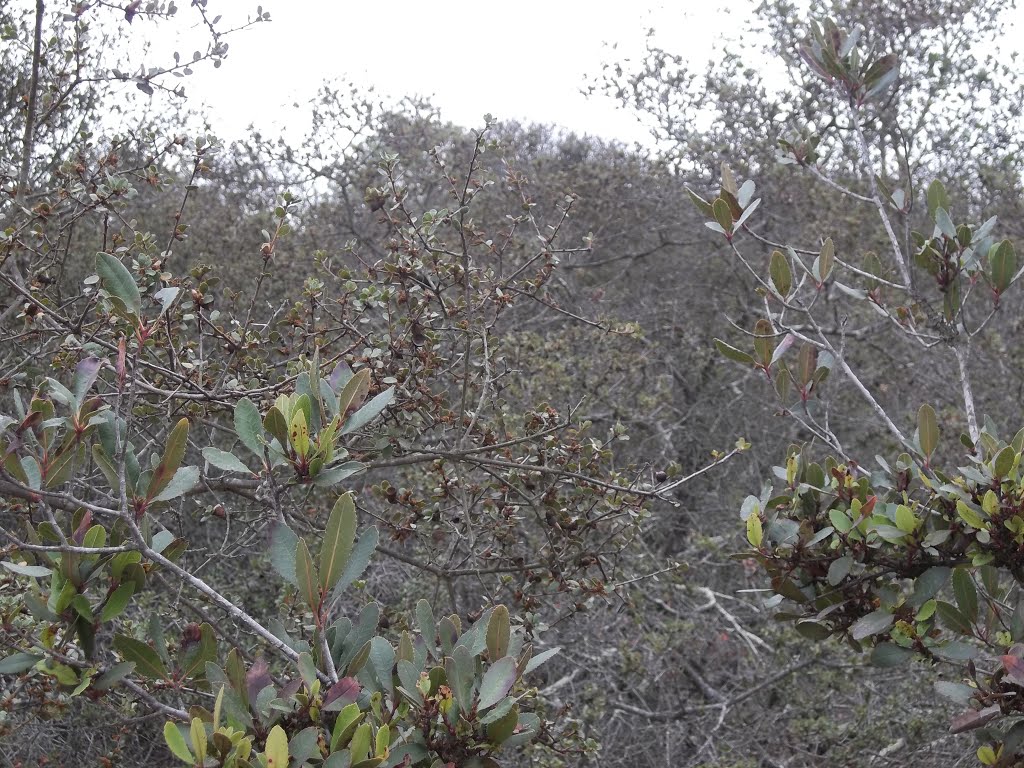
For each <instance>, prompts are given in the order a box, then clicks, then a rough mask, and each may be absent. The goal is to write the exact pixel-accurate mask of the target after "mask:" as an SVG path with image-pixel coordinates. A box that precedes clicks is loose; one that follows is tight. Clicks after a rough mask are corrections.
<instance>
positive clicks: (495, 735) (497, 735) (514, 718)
mask: <svg viewBox="0 0 1024 768" xmlns="http://www.w3.org/2000/svg"><path fill="white" fill-rule="evenodd" d="M518 724H519V705H518V704H513V705H512V707H511V708H510V709H509V711H508V712H506V713H505V714H504V715H503V716H502V717H500V718H499V719H498V720H496V721H494V722H491V723H488V724H487V728H486V732H487V740H488V741H490V742H491V743H492V744H502V743H504V742H506V741H508V739H509V737H510V736H512V734H513V733H515V731H516V726H517V725H518Z"/></svg>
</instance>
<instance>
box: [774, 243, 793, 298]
mask: <svg viewBox="0 0 1024 768" xmlns="http://www.w3.org/2000/svg"><path fill="white" fill-rule="evenodd" d="M768 274H769V275H770V276H771V278H772V284H773V285H774V286H775V290H776V291H778V292H779V295H780V296H781V297H782V298H786V297H787V296H789V292H790V290H792V288H793V272H792V270H791V269H790V268H789V261H788V260H787V259H786V257H785V256H783V255H782V251H772V259H771V263H770V264H769V266H768Z"/></svg>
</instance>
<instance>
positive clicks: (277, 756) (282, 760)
mask: <svg viewBox="0 0 1024 768" xmlns="http://www.w3.org/2000/svg"><path fill="white" fill-rule="evenodd" d="M264 754H265V756H266V759H267V768H288V735H287V734H286V733H285V731H284V728H282V727H281V726H280V725H275V726H274V727H273V728H271V729H270V733H269V734H268V735H267V749H266V752H265V753H264Z"/></svg>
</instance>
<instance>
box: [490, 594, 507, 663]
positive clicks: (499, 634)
mask: <svg viewBox="0 0 1024 768" xmlns="http://www.w3.org/2000/svg"><path fill="white" fill-rule="evenodd" d="M510 637H511V628H510V626H509V618H508V608H506V607H505V606H504V605H496V606H495V607H494V610H493V611H492V612H491V618H490V620H489V621H488V622H487V658H489V659H492V660H495V659H500V658H502V657H503V656H505V655H506V654H507V653H508V642H509V638H510Z"/></svg>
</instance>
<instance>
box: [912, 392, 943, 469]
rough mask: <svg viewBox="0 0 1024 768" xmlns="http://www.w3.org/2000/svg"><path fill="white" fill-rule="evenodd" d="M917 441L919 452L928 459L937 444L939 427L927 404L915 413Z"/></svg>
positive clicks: (932, 409)
mask: <svg viewBox="0 0 1024 768" xmlns="http://www.w3.org/2000/svg"><path fill="white" fill-rule="evenodd" d="M917 439H918V442H920V444H921V452H922V453H924V455H925V457H927V458H929V459H930V458H931V455H932V453H934V452H935V448H936V447H937V446H938V444H939V425H938V422H937V420H936V418H935V409H934V408H932V407H931V406H930V405H928V404H927V403H925V404H924V405H922V406H921V408H920V410H919V411H918V412H917Z"/></svg>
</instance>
